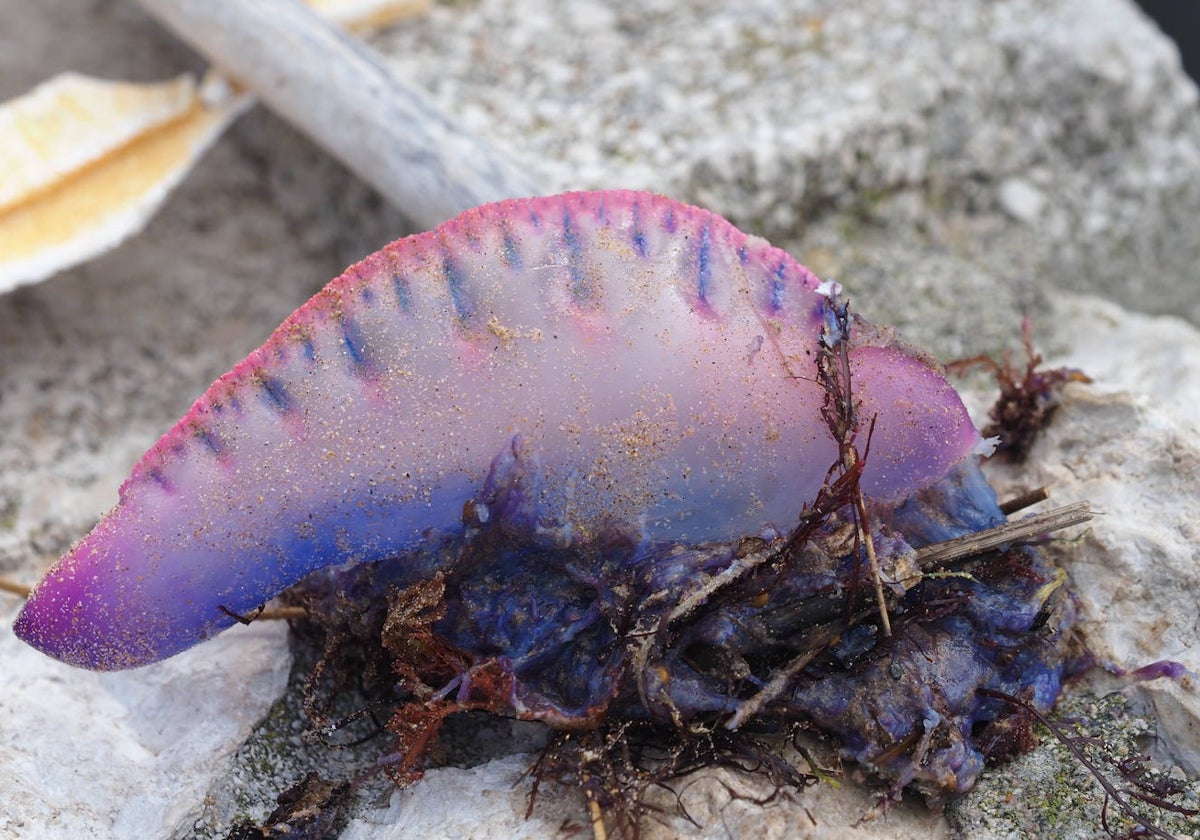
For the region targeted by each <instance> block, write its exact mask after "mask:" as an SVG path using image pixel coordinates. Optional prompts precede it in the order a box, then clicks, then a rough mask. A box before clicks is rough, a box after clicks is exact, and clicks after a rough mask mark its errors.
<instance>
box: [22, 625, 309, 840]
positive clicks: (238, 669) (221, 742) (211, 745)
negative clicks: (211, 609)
mask: <svg viewBox="0 0 1200 840" xmlns="http://www.w3.org/2000/svg"><path fill="white" fill-rule="evenodd" d="M14 616H15V611H14V610H11V609H9V610H7V611H6V615H5V620H4V622H3V625H2V627H3V629H2V630H0V662H3V663H4V689H3V692H2V693H0V797H2V799H3V802H4V807H3V808H2V809H0V836H3V837H6V838H10V837H11V838H30V840H42V838H60V837H61V838H77V837H80V838H81V837H98V838H104V837H111V838H114V840H144V838H152V837H166V836H169V835H170V834H171V833H172V832H173V831H174V830H175V829H176V828H177V826H179V825H183V824H186V823H188V822H189V821H190V820H191V819H194V818H195V816H196V815H197V814H198V813H199V810H200V803H201V800H202V799H203V797H204V793H205V791H206V790H207V789H208V787H209V785H211V784H212V782H213V780H214V779H215V778H216V777H218V776H219V775H220V774H221V773H223V772H224V771H225V765H226V763H227V759H228V757H229V755H230V754H231V753H232V752H233V751H234V750H236V749H237V748H238V747H239V746H240V745H241V743H242V742H243V741H245V739H246V737H247V736H248V735H249V734H250V730H251V728H252V727H253V726H254V724H255V723H257V722H258V720H259V719H260V718H262V717H263V715H265V714H266V712H267V709H269V708H270V706H271V704H272V703H273V702H274V701H275V699H276V698H277V697H278V696H279V694H280V692H281V691H282V690H283V687H284V685H285V684H286V682H287V675H288V669H289V667H290V665H291V656H290V655H289V653H288V649H287V642H286V633H287V628H286V627H285V626H284V624H283V622H263V623H260V624H255V625H252V626H250V627H248V628H243V629H241V630H239V631H235V632H232V633H227V634H225V635H224V636H221V637H220V638H219V639H217V640H215V641H214V642H212V643H211V644H208V645H204V646H202V647H198V648H194V649H193V650H191V651H188V652H187V653H184V654H182V655H180V656H178V657H175V658H173V659H170V660H167V661H166V662H163V663H160V664H158V665H154V666H151V667H148V668H142V669H140V670H137V671H128V672H122V673H114V674H98V673H91V672H87V671H80V670H77V669H74V668H70V667H68V666H66V665H62V664H60V663H58V662H55V661H54V660H51V659H49V658H48V657H46V656H43V655H42V654H40V653H38V652H37V651H35V650H34V649H33V648H30V647H28V646H27V645H25V644H24V643H22V642H20V641H18V640H17V639H16V637H15V636H13V635H12V619H13V617H14Z"/></svg>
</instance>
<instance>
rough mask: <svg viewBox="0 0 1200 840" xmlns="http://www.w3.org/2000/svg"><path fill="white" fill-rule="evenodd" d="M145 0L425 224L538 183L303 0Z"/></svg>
mask: <svg viewBox="0 0 1200 840" xmlns="http://www.w3.org/2000/svg"><path fill="white" fill-rule="evenodd" d="M139 2H140V3H141V4H142V5H143V6H144V7H145V8H146V9H147V10H148V11H149V12H150V13H151V14H152V15H154V16H155V17H156V18H157V19H158V20H159V21H160V22H162V23H163V24H164V25H166V26H167V28H169V29H170V30H171V31H172V32H174V33H175V34H176V35H178V36H179V37H180V38H182V39H183V40H184V41H186V42H188V43H189V44H191V45H192V46H193V47H195V48H196V49H197V50H199V51H200V52H201V53H202V54H204V55H205V56H207V57H208V58H209V59H210V60H212V61H213V62H214V63H215V64H216V65H217V66H218V67H220V68H221V69H222V70H224V71H225V72H227V73H229V74H230V75H231V76H232V77H233V78H235V79H237V80H238V81H239V82H241V83H242V84H244V85H246V86H247V87H248V88H250V89H251V90H252V91H254V93H255V94H257V95H258V96H259V97H260V98H261V99H262V101H263V102H264V103H266V104H267V105H268V106H269V107H270V108H271V109H272V110H273V111H275V112H276V113H277V114H279V115H280V116H281V117H283V118H284V119H285V120H287V121H288V122H290V123H291V124H292V125H294V126H296V128H298V129H299V130H300V131H302V132H304V133H305V134H307V135H308V136H309V137H311V138H312V139H313V140H314V141H316V142H317V143H318V144H320V145H321V146H322V147H323V148H325V149H326V150H327V151H328V152H330V153H331V154H332V155H334V156H335V157H337V158H338V159H339V160H341V161H342V162H343V163H344V164H346V166H348V167H349V168H350V169H351V170H353V171H354V172H355V173H356V174H357V175H358V176H359V177H360V178H362V179H363V180H364V181H366V182H367V183H369V184H371V185H372V186H373V187H375V189H377V190H378V191H379V192H380V193H381V194H382V195H383V196H384V197H385V198H386V199H387V200H388V201H390V202H391V203H393V204H394V205H395V206H396V207H397V208H398V209H399V210H401V211H402V212H403V213H404V214H405V215H406V216H408V217H409V219H411V220H412V221H413V222H415V223H416V224H418V225H421V226H423V227H433V226H435V225H437V224H439V223H441V222H443V221H445V220H446V219H448V218H450V217H451V216H454V215H457V214H458V213H460V212H462V211H463V210H466V209H468V208H470V207H474V206H476V205H478V204H483V203H485V202H488V201H496V200H499V199H502V198H514V197H519V196H529V195H536V194H537V193H539V192H540V190H538V188H537V187H536V186H535V185H534V184H533V182H532V181H531V180H529V179H528V178H526V177H525V175H524V174H523V173H521V172H519V171H518V170H517V169H516V167H515V165H514V164H513V163H512V162H510V161H509V160H507V159H506V158H504V157H503V156H502V155H501V154H500V153H499V152H498V151H497V150H496V149H494V148H492V147H491V146H490V145H489V144H487V143H486V142H484V141H483V140H481V139H479V138H476V137H473V136H472V135H471V134H469V133H468V132H467V131H466V129H464V128H463V127H462V126H461V125H459V124H458V123H457V122H456V121H455V120H453V119H452V118H451V117H449V116H447V115H446V114H444V113H442V112H441V111H440V110H439V109H438V108H437V106H436V105H434V103H433V101H432V100H431V99H430V98H429V97H428V96H426V95H425V94H424V93H422V92H421V91H419V90H416V89H414V88H412V87H409V86H407V85H405V84H403V83H402V82H401V81H400V80H398V79H397V78H396V77H395V76H393V75H392V73H391V71H389V70H388V68H387V67H386V66H385V65H384V63H383V61H382V60H381V59H380V57H379V56H378V55H376V54H375V53H374V52H373V51H371V50H370V49H369V48H368V47H366V46H365V45H364V44H362V43H361V42H359V41H356V40H355V39H354V38H353V37H351V36H349V35H347V34H345V33H344V32H342V31H340V30H338V29H336V28H335V27H333V26H331V25H329V24H328V23H326V22H325V21H323V20H322V19H321V18H320V17H319V16H318V15H317V14H316V13H315V12H313V11H312V10H311V9H309V8H308V7H306V6H304V5H303V4H301V3H299V2H296V0H254V2H252V3H247V2H244V0H139Z"/></svg>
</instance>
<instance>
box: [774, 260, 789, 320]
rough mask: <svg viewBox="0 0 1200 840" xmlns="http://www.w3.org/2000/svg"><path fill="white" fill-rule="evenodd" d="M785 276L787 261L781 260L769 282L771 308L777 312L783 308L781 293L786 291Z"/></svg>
mask: <svg viewBox="0 0 1200 840" xmlns="http://www.w3.org/2000/svg"><path fill="white" fill-rule="evenodd" d="M786 276H787V263H784V262H781V263H780V264H779V268H777V269H775V274H774V276H773V277H772V283H771V310H772V311H773V312H778V311H779V310H780V309H782V308H783V293H784V292H785V291H786V286H785V284H784V278H785V277H786Z"/></svg>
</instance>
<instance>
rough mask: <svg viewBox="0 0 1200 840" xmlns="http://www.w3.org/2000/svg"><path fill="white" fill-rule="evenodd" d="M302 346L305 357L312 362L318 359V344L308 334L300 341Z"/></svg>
mask: <svg viewBox="0 0 1200 840" xmlns="http://www.w3.org/2000/svg"><path fill="white" fill-rule="evenodd" d="M300 347H301V349H302V350H303V351H304V358H305V359H307V360H308V361H309V362H310V363H312V362H315V361H316V360H317V345H316V344H315V343H314V342H313V340H312V339H311V338H308V337H307V336H306V337H305V338H304V339H302V340H301V341H300Z"/></svg>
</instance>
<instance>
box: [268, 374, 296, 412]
mask: <svg viewBox="0 0 1200 840" xmlns="http://www.w3.org/2000/svg"><path fill="white" fill-rule="evenodd" d="M261 387H262V393H263V401H264V402H266V404H267V405H268V406H269V407H271V408H273V409H274V410H275V411H277V412H279V413H280V414H287V413H288V412H289V411H290V410H291V408H292V397H291V395H290V394H289V393H288V392H287V388H285V387H284V386H283V382H281V381H280V380H278V379H276V378H275V377H273V376H268V377H265V378H264V379H263V380H262V383H261Z"/></svg>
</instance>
